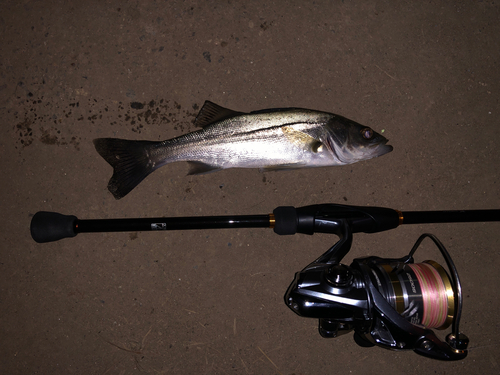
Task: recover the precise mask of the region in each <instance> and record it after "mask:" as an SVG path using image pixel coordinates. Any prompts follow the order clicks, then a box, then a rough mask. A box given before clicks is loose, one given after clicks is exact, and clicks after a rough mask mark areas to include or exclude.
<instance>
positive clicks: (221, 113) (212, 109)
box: [194, 100, 244, 128]
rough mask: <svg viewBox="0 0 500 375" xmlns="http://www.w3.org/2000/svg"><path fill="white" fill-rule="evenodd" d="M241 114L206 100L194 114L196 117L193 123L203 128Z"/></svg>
mask: <svg viewBox="0 0 500 375" xmlns="http://www.w3.org/2000/svg"><path fill="white" fill-rule="evenodd" d="M242 114H244V113H243V112H236V111H233V110H232V109H227V108H224V107H221V106H220V105H217V104H215V103H212V102H211V101H209V100H206V101H205V104H203V107H201V109H200V112H198V116H196V119H195V120H194V125H195V126H197V127H200V128H203V127H205V126H207V125H210V124H212V123H214V122H217V121H222V120H225V119H228V118H231V117H234V116H239V115H242Z"/></svg>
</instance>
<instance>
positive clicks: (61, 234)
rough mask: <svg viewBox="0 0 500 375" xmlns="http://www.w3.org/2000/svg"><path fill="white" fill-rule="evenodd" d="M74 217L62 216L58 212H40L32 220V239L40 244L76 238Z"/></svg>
mask: <svg viewBox="0 0 500 375" xmlns="http://www.w3.org/2000/svg"><path fill="white" fill-rule="evenodd" d="M76 220H78V219H77V218H76V216H73V215H62V214H58V213H57V212H47V211H40V212H37V213H36V214H35V215H34V216H33V218H32V219H31V227H30V230H31V237H32V238H33V239H34V240H35V241H36V242H38V243H44V242H52V241H58V240H60V239H63V238H67V237H75V236H76V235H77V233H76V231H75V222H76Z"/></svg>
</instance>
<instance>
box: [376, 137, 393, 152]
mask: <svg viewBox="0 0 500 375" xmlns="http://www.w3.org/2000/svg"><path fill="white" fill-rule="evenodd" d="M387 142H389V141H388V140H387V141H385V142H384V143H382V144H380V145H378V147H376V148H375V150H376V152H375V154H376V155H375V156H382V155H385V154H388V153H389V152H391V151H392V150H394V147H392V146H391V145H387V144H386V143H387Z"/></svg>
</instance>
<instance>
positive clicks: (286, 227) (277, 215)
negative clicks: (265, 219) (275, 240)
mask: <svg viewBox="0 0 500 375" xmlns="http://www.w3.org/2000/svg"><path fill="white" fill-rule="evenodd" d="M273 214H274V220H275V224H274V232H275V233H276V234H280V235H287V234H295V233H297V210H296V209H295V207H291V206H281V207H276V208H275V209H274V211H273Z"/></svg>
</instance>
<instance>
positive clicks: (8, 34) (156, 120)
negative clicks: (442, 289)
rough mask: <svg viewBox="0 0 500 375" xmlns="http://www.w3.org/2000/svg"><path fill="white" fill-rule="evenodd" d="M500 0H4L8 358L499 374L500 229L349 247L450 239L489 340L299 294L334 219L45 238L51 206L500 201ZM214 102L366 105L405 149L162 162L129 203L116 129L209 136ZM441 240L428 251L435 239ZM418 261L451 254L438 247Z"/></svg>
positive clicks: (469, 319)
mask: <svg viewBox="0 0 500 375" xmlns="http://www.w3.org/2000/svg"><path fill="white" fill-rule="evenodd" d="M499 15H500V5H499V4H498V2H493V1H482V2H474V3H472V2H468V1H459V2H455V1H453V2H452V1H432V2H426V3H424V2H413V3H411V2H410V3H402V2H393V1H377V2H361V3H360V2H354V1H347V0H346V1H342V2H331V1H316V2H311V3H304V2H287V1H276V2H270V3H269V2H268V3H266V2H238V1H224V2H223V1H218V2H197V1H172V2H156V1H140V2H137V1H99V2H98V1H89V2H77V1H69V2H56V1H45V2H42V1H22V2H11V1H9V2H3V3H2V5H1V6H0V30H1V45H0V56H1V57H0V75H1V81H0V111H1V114H2V122H1V129H2V137H1V138H0V150H1V159H0V160H1V161H0V163H1V167H2V175H3V178H2V182H1V183H0V189H1V190H0V191H1V194H2V197H3V199H2V211H3V215H2V216H1V219H0V220H1V228H2V230H1V234H2V251H1V260H0V270H1V271H0V290H1V294H0V309H1V323H0V327H1V334H0V345H1V349H2V359H1V360H0V372H2V373H4V374H21V373H23V374H27V373H33V374H35V373H36V374H71V373H75V374H132V373H150V374H161V373H168V374H186V373H189V374H233V373H235V374H288V375H291V374H296V375H298V374H328V373H335V374H380V373H391V374H422V373H427V374H452V373H453V374H471V373H482V374H497V373H498V372H499V369H500V360H499V357H500V350H499V349H498V336H499V334H500V325H499V319H498V315H497V312H498V310H499V307H500V306H499V305H500V303H499V301H498V292H497V290H498V287H499V286H500V277H499V274H498V267H499V264H500V258H499V251H498V250H499V248H500V235H499V233H500V224H498V223H474V224H433V225H430V224H429V225H413V226H402V227H400V228H398V229H395V230H392V231H388V232H384V233H379V234H359V235H355V237H354V245H353V248H352V250H351V252H350V253H349V254H348V255H347V257H346V258H345V259H344V263H347V264H349V263H350V261H351V260H352V259H353V258H355V257H361V256H366V255H378V256H383V257H399V256H402V255H404V254H406V253H407V252H408V251H409V250H410V249H411V247H412V245H413V243H414V241H415V240H416V239H417V238H418V236H419V235H420V234H421V233H423V232H430V233H434V234H435V235H437V236H438V237H439V238H440V239H441V240H442V242H443V243H444V244H445V245H446V246H447V248H448V250H449V252H450V253H451V255H452V257H453V259H454V261H455V263H456V265H457V268H458V271H459V274H460V276H461V279H462V283H463V291H464V309H463V315H462V316H463V319H462V323H461V328H462V331H463V332H464V333H465V334H467V335H468V336H469V338H470V352H469V355H468V357H467V358H466V359H464V360H460V361H457V362H452V363H450V362H440V361H435V360H431V359H427V358H424V357H420V356H417V355H416V354H415V353H413V352H412V351H403V352H394V351H388V350H384V349H380V348H361V347H358V346H357V345H356V344H355V343H354V341H353V339H352V337H351V336H352V335H351V334H348V335H345V336H342V337H339V338H337V339H332V340H326V339H323V338H321V337H320V336H319V335H318V333H317V322H316V320H314V319H305V318H301V317H299V316H297V315H296V314H294V313H293V312H292V311H291V310H290V309H289V308H288V307H287V306H286V305H285V303H284V301H283V295H284V293H285V291H286V289H287V287H288V285H289V284H290V282H291V281H292V280H293V277H294V273H295V272H297V271H299V270H301V269H302V268H303V267H304V266H306V265H307V264H308V263H309V262H311V261H312V260H314V259H315V258H316V257H318V256H319V255H320V254H321V253H322V252H323V251H325V250H326V249H327V248H329V247H330V246H331V245H332V244H333V243H334V242H335V241H336V240H337V237H335V236H333V235H331V236H330V235H315V236H305V235H295V236H278V235H276V234H274V232H273V231H272V230H269V229H234V230H218V231H217V230H212V231H210V230H199V231H180V232H158V233H150V232H147V233H144V232H134V233H104V234H80V235H78V236H77V237H75V238H72V239H65V240H61V241H58V242H53V243H47V244H37V243H35V242H34V241H33V240H32V239H31V237H30V233H29V226H30V220H31V218H32V216H33V215H34V214H35V213H36V212H37V211H40V210H45V211H56V212H61V213H65V214H73V215H76V216H78V217H79V218H81V219H92V218H115V217H158V216H194V215H225V214H267V213H269V212H272V210H273V209H274V208H275V207H277V206H282V205H292V206H297V207H299V206H304V205H309V204H317V203H343V204H352V205H361V206H383V207H391V208H395V209H400V210H403V211H404V210H445V209H446V210H457V209H488V208H500V194H499V185H498V178H499V161H500V151H499V148H498V141H499V140H500V136H499V133H498V124H499V122H498V116H499V99H498V98H499V89H500V84H499V82H500V73H499V57H500V56H499V55H500V52H499V49H498V44H499V39H500V37H499V35H500V23H499V22H498V20H499ZM205 100H211V101H213V102H215V103H218V104H220V105H222V106H225V107H228V108H232V109H235V110H238V111H252V110H258V109H263V108H273V107H293V106H297V107H305V108H312V109H318V110H323V111H328V112H333V113H338V114H341V115H343V116H346V117H349V118H352V119H353V120H356V121H358V122H360V123H362V124H365V125H369V126H371V127H373V128H374V129H375V130H377V131H379V132H383V134H384V136H386V137H387V138H389V139H390V144H392V145H393V146H394V151H393V152H392V153H390V154H387V155H385V156H383V157H380V158H377V159H373V160H369V161H366V162H361V163H358V164H354V165H350V166H344V167H332V168H318V169H310V170H297V171H287V172H269V173H264V174H263V173H260V172H259V171H258V170H241V169H240V170H226V171H222V172H218V173H213V174H208V175H202V176H186V172H187V171H188V167H187V165H185V164H182V163H179V164H174V165H169V166H167V167H164V168H161V169H160V170H158V171H156V172H155V173H153V174H152V175H151V176H150V177H148V178H147V180H146V181H144V182H143V183H142V184H141V185H139V186H138V187H137V188H136V189H135V190H133V191H132V192H131V193H130V194H129V195H128V196H126V197H125V198H123V199H122V200H118V201H117V200H115V199H114V198H113V197H112V195H111V194H110V193H109V192H108V190H107V188H106V185H107V182H108V179H109V177H110V176H111V168H110V167H109V165H107V164H106V162H105V161H104V160H102V158H101V157H100V156H99V155H98V154H97V153H96V152H95V150H94V147H93V144H92V140H93V139H94V138H97V137H121V138H129V139H148V140H160V139H167V138H171V137H174V136H178V135H180V134H184V133H186V132H189V131H192V130H195V127H194V125H193V120H194V118H195V116H196V113H197V111H198V109H199V108H200V107H201V106H202V105H203V103H204V101H205ZM419 252H420V254H419ZM419 252H417V261H422V260H424V259H427V258H431V259H435V260H437V261H439V262H441V263H444V262H443V261H442V259H441V258H440V256H439V254H438V253H437V251H436V250H435V249H434V248H433V247H432V246H431V245H430V243H427V242H425V243H424V245H423V248H422V250H419Z"/></svg>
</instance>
